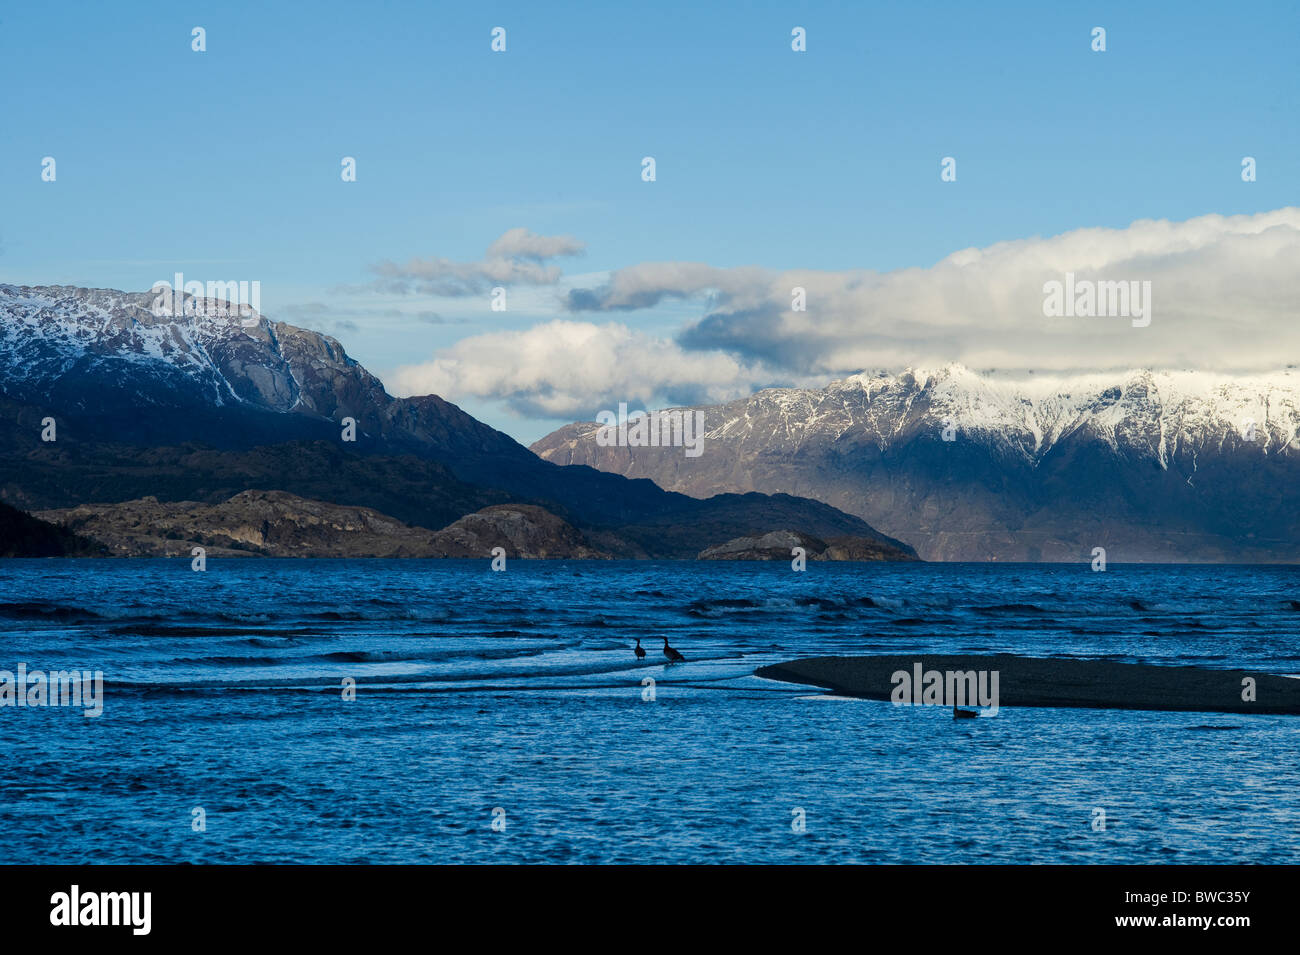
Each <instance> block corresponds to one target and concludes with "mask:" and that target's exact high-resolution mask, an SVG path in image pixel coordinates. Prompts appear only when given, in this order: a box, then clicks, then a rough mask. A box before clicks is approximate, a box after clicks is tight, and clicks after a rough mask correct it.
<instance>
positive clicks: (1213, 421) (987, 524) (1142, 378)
mask: <svg viewBox="0 0 1300 955" xmlns="http://www.w3.org/2000/svg"><path fill="white" fill-rule="evenodd" d="M692 410H702V411H703V412H704V422H705V438H704V442H703V453H702V454H701V455H700V456H699V457H697V458H687V457H685V456H684V455H682V454H680V453H676V454H674V453H668V452H669V450H670V449H664V448H655V447H626V446H623V447H619V446H613V447H602V446H600V443H599V442H598V440H597V438H598V435H599V426H598V425H596V424H591V423H586V424H574V425H569V426H567V427H565V428H562V429H560V430H559V431H556V432H554V433H553V434H551V435H548V436H547V437H545V438H543V439H542V440H540V441H538V442H537V443H536V444H534V445H533V450H534V451H535V452H537V453H538V454H539V455H541V456H542V457H543V458H545V459H546V460H548V461H554V462H556V463H559V464H587V465H591V466H593V467H598V468H601V469H604V470H608V471H614V472H617V473H619V474H623V475H625V476H628V477H634V478H649V479H651V480H653V481H655V482H656V483H658V484H660V485H661V486H662V487H665V488H668V489H671V490H677V491H682V492H685V493H688V494H696V495H707V494H716V493H718V492H720V491H740V490H759V491H766V492H769V493H771V492H776V491H784V492H787V493H793V494H801V495H805V496H809V497H814V498H817V499H819V500H824V501H826V502H827V503H830V504H833V505H835V506H836V507H839V508H841V509H843V510H846V511H848V512H849V513H853V514H857V515H858V516H860V517H862V518H864V519H865V520H867V521H868V522H869V523H871V524H873V525H874V526H876V527H879V528H880V529H881V530H882V531H884V532H885V533H887V534H892V535H895V536H900V537H903V538H904V539H907V540H909V541H911V542H913V543H914V545H915V546H916V547H917V550H918V552H919V553H920V554H921V556H922V557H925V558H928V559H971V560H985V559H1002V560H1015V559H1035V560H1036V559H1045V560H1074V559H1077V560H1085V559H1089V555H1090V554H1091V550H1092V548H1093V547H1096V546H1101V547H1107V548H1108V549H1109V551H1110V559H1111V560H1124V559H1127V560H1199V559H1204V560H1210V559H1240V560H1267V559H1277V560H1297V559H1300V513H1298V510H1300V507H1298V506H1300V493H1297V484H1296V481H1297V479H1300V439H1298V438H1297V435H1298V432H1300V373H1297V372H1296V371H1295V370H1292V369H1283V370H1279V371H1277V372H1275V373H1272V374H1265V375H1250V376H1227V375H1215V374H1210V373H1206V372H1196V371H1148V370H1134V371H1128V372H1124V373H1119V374H1092V375H1083V376H1038V375H1029V376H1026V377H1024V378H1023V379H1018V380H1012V379H1007V378H999V377H994V376H992V375H982V374H978V373H976V372H973V371H971V370H969V369H967V368H965V367H963V366H961V365H948V366H945V367H942V368H938V369H933V370H930V369H909V370H908V371H905V372H902V373H899V374H885V373H877V374H871V373H863V374H859V375H854V376H852V377H849V378H845V379H843V380H840V381H835V382H833V383H831V384H830V385H828V386H827V387H826V388H824V389H787V388H780V389H768V390H765V391H760V392H758V393H757V394H755V395H752V396H751V397H749V398H746V399H742V400H739V401H734V402H731V403H729V404H725V405H718V406H712V407H706V408H703V409H692ZM607 443H608V442H607Z"/></svg>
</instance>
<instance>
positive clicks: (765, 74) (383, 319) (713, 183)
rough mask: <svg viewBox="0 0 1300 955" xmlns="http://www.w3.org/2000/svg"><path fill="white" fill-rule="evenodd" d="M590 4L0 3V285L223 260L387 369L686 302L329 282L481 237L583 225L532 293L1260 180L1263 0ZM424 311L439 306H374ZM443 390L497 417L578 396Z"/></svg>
mask: <svg viewBox="0 0 1300 955" xmlns="http://www.w3.org/2000/svg"><path fill="white" fill-rule="evenodd" d="M593 6H595V5H592V4H540V3H528V4H524V3H519V4H492V3H485V4H456V5H453V4H438V3H427V2H426V3H378V4H366V5H358V4H344V3H334V2H321V3H313V4H292V5H289V4H284V5H278V4H277V5H272V4H261V3H247V4H224V3H223V4H202V3H200V4H175V3H132V4H130V5H129V7H122V6H119V5H110V4H103V3H84V4H83V3H61V4H58V8H57V10H52V9H50V8H49V7H46V6H42V5H38V4H24V5H14V4H10V5H6V7H5V8H4V10H3V13H0V74H2V75H3V79H4V89H5V96H4V117H5V122H4V126H5V130H4V134H3V140H2V141H0V281H6V282H12V283H19V284H75V285H87V286H106V287H114V288H122V289H131V290H144V289H147V288H148V287H149V286H150V285H151V284H152V283H153V282H155V281H157V280H160V279H164V278H170V276H171V275H172V273H173V272H175V271H177V270H183V271H184V272H185V273H186V275H187V277H195V278H200V279H226V278H236V279H250V280H251V279H256V280H259V281H260V282H261V285H262V306H263V311H264V312H265V313H266V314H267V315H268V316H269V317H271V318H273V319H283V320H288V321H294V322H295V323H297V324H304V325H309V326H312V327H322V328H323V330H326V331H330V332H331V333H332V334H334V335H335V336H336V337H338V338H339V339H340V340H341V341H342V342H343V343H344V345H345V346H346V347H347V348H348V350H349V352H350V353H351V354H352V355H354V357H356V358H357V359H358V360H360V361H361V362H363V363H364V364H366V365H367V367H369V368H371V370H372V371H375V372H376V373H378V374H380V375H381V377H384V378H385V380H386V381H389V380H390V378H389V374H388V372H389V371H390V370H392V369H396V368H397V367H399V366H403V365H409V364H411V363H416V362H423V361H426V360H431V359H433V358H434V357H435V356H437V355H439V354H443V353H444V352H445V350H447V349H449V348H451V347H452V346H454V345H455V344H456V343H457V342H458V341H460V340H462V339H466V338H469V337H473V336H477V335H484V334H488V335H491V334H497V333H501V332H510V331H518V332H522V331H524V330H526V329H529V328H534V327H536V326H537V325H538V324H539V323H541V322H547V321H552V320H557V319H558V320H561V321H567V320H570V319H575V318H576V319H577V320H579V321H584V322H586V321H594V322H597V323H603V322H605V321H609V320H613V321H617V322H619V323H622V324H623V325H625V326H626V327H627V328H629V329H631V330H633V331H634V332H636V333H640V334H645V335H649V336H658V337H660V338H667V339H670V340H671V339H672V338H673V337H674V336H675V335H677V334H678V333H679V332H680V331H681V329H682V328H683V327H684V326H685V325H686V324H688V323H691V322H694V321H697V320H699V319H701V318H702V317H703V316H704V315H705V313H706V312H707V311H708V308H709V302H708V301H701V300H699V299H692V298H689V297H676V296H670V297H668V298H667V299H665V300H664V301H662V302H661V303H660V304H659V305H658V306H656V307H653V308H647V309H637V310H620V311H618V313H617V314H616V315H599V316H592V315H578V316H574V315H572V314H568V313H566V312H564V310H563V309H560V308H557V307H556V305H555V299H556V295H554V294H552V293H553V292H555V290H554V289H550V288H544V287H531V288H527V289H520V290H519V293H520V294H518V295H517V296H515V303H514V304H512V306H511V308H510V309H509V310H508V311H507V312H504V313H502V312H492V311H490V310H489V309H488V307H487V298H486V296H485V295H473V296H460V297H451V298H447V297H441V296H430V295H422V294H406V295H403V296H399V297H397V298H391V297H385V296H381V295H377V294H376V293H375V292H373V291H369V290H365V289H364V286H366V284H367V283H370V282H373V281H374V279H375V274H374V272H373V271H372V270H371V267H372V266H373V265H374V264H376V263H379V262H382V261H392V262H399V263H400V262H406V261H408V260H410V259H412V258H428V257H441V258H446V259H450V260H454V261H458V262H471V261H476V260H479V259H481V258H482V257H483V255H484V250H485V249H486V248H487V247H488V246H489V245H490V244H491V243H492V242H493V241H494V240H495V239H497V238H498V237H499V236H501V235H502V234H503V233H505V232H506V231H507V230H510V229H516V228H526V229H528V230H530V231H531V232H534V233H537V234H539V235H545V236H551V235H567V236H573V237H575V238H577V239H578V240H580V241H581V242H582V243H585V246H586V251H585V254H584V255H582V256H581V257H575V258H570V259H564V260H562V261H561V260H557V261H556V263H555V264H557V265H560V266H562V268H563V271H564V273H565V280H564V282H563V283H561V286H562V287H561V289H560V291H561V292H562V291H563V287H564V286H566V285H567V284H571V283H573V284H576V285H578V286H583V287H585V286H595V285H599V284H600V283H601V282H602V281H603V280H604V276H605V275H606V273H609V272H611V271H613V270H617V269H623V268H627V267H629V266H633V265H636V264H637V263H643V262H698V263H707V264H708V265H710V266H712V267H715V268H717V269H730V268H735V267H741V266H756V267H759V268H761V269H765V270H772V271H778V272H779V271H785V270H796V269H813V270H828V271H835V270H872V271H874V272H881V273H885V272H893V271H895V270H902V269H908V268H914V267H916V268H928V267H930V266H933V265H934V264H935V263H937V262H939V261H940V260H941V259H943V258H944V257H945V256H947V255H949V254H950V253H952V252H954V251H956V250H960V249H965V248H970V247H986V246H989V245H992V244H993V243H997V242H1001V241H1004V240H1013V239H1025V238H1030V237H1035V236H1052V235H1056V234H1058V233H1062V232H1068V231H1070V230H1076V229H1080V228H1084V227H1107V228H1112V229H1123V228H1125V227H1126V226H1128V225H1129V224H1130V223H1132V222H1133V221H1134V220H1138V219H1145V218H1153V219H1170V220H1175V221H1179V220H1186V219H1191V218H1194V217H1198V216H1203V215H1206V214H1208V213H1216V214H1220V215H1225V216H1231V215H1246V214H1254V213H1260V212H1266V211H1269V210H1277V209H1282V208H1284V207H1287V206H1291V205H1293V204H1295V202H1296V200H1295V196H1296V194H1297V192H1296V186H1297V170H1298V169H1300V133H1298V132H1297V129H1298V128H1300V124H1298V123H1297V116H1298V115H1300V96H1298V95H1297V92H1298V90H1300V81H1298V79H1297V77H1298V75H1300V67H1298V66H1297V60H1296V51H1295V42H1296V37H1297V36H1300V5H1297V4H1295V3H1291V2H1287V3H1260V4H1252V5H1250V6H1249V7H1245V8H1242V7H1239V6H1236V5H1232V4H1226V3H1225V4H1202V3H1186V2H1184V3H1169V4H1143V5H1141V6H1142V9H1140V10H1138V9H1132V7H1133V6H1134V5H1132V4H1128V3H1115V4H1087V3H1071V4H1044V3H1025V4H1018V3H1003V4H993V5H985V4H966V3H951V4H922V3H872V4H860V3H841V4H832V3H759V4H755V3H746V4H709V5H707V9H706V8H705V5H698V4H695V3H669V2H656V3H653V4H648V5H647V4H620V5H617V6H614V5H610V9H608V10H594V9H592V7H593ZM194 26H202V27H204V28H205V29H206V31H207V51H206V52H204V53H195V52H193V51H192V50H191V49H190V31H191V28H192V27H194ZM495 26H503V27H505V28H506V30H507V50H506V52H505V53H500V54H498V53H493V52H492V51H491V50H490V48H489V44H490V39H491V38H490V30H491V29H492V28H493V27H495ZM794 26H802V27H804V28H805V29H806V30H807V37H808V40H807V44H808V49H807V52H806V53H798V54H797V53H794V52H792V51H791V49H790V31H791V28H792V27H794ZM1095 26H1102V27H1105V29H1106V30H1107V51H1106V52H1105V53H1095V52H1093V51H1092V49H1091V48H1090V42H1091V41H1090V31H1091V29H1092V28H1093V27H1095ZM647 155H650V156H654V157H655V159H656V163H657V180H656V181H655V182H653V183H646V182H643V181H642V180H641V177H640V161H641V158H642V157H643V156H647ZM1246 155H1249V156H1253V157H1255V159H1256V161H1257V164H1258V180H1257V181H1256V182H1253V183H1249V184H1246V183H1243V182H1242V181H1241V177H1240V163H1241V158H1242V157H1243V156H1246ZM45 156H53V157H55V159H56V161H57V180H56V181H55V182H54V183H47V182H42V181H41V177H40V172H41V166H40V163H41V160H42V158H43V157H45ZM343 156H353V157H355V158H356V160H357V168H358V181H357V182H355V183H344V182H342V181H341V179H340V176H339V169H340V159H341V158H342V157H343ZM944 156H953V157H955V158H956V159H957V163H958V180H957V182H955V183H941V182H940V180H939V162H940V159H941V158H942V157H944ZM313 305H315V306H324V307H323V309H322V308H320V307H316V308H315V309H314V310H312V309H311V306H313ZM295 309H297V311H295ZM427 312H435V313H437V315H438V316H440V319H441V324H434V323H432V322H430V321H419V320H412V319H408V318H406V317H404V316H406V315H407V314H408V313H409V314H414V313H427ZM306 315H313V316H315V317H316V318H317V319H318V320H317V321H314V322H313V321H309V320H307V319H306V318H305V317H304V316H306ZM748 357H749V356H743V355H742V356H740V358H741V359H742V360H748ZM829 367H830V365H828V364H826V363H824V362H823V363H822V364H818V365H815V366H809V367H805V368H802V369H798V368H793V367H792V368H789V369H784V370H783V369H781V368H778V367H768V368H767V369H765V370H764V371H763V372H762V373H759V374H758V375H757V376H756V377H755V376H751V377H750V378H748V379H746V380H747V381H750V382H752V383H753V384H762V383H764V382H765V381H766V378H765V377H764V376H766V377H767V378H771V380H774V381H775V380H779V379H781V378H782V377H783V376H784V377H789V378H791V379H792V380H793V379H794V378H799V377H801V375H806V374H808V373H810V372H812V373H815V372H816V371H817V370H818V369H821V368H829ZM706 373H707V372H706ZM408 380H416V379H408ZM437 380H438V381H442V380H444V379H443V378H438V379H437ZM456 380H457V381H460V382H462V383H465V382H468V381H469V380H470V376H467V375H463V374H462V375H461V376H460V377H459V378H457V379H456ZM493 380H496V379H493ZM528 387H533V386H532V385H530V386H528ZM536 387H540V388H542V390H545V387H546V385H545V384H544V383H543V384H542V385H538V386H536ZM624 390H628V389H624ZM670 391H671V389H669V391H665V392H663V393H664V394H665V395H666V396H667V397H668V398H669V399H671V398H673V397H674V395H673V394H671V393H669V392H670ZM596 394H598V395H599V394H600V390H599V388H597V389H596ZM450 397H451V398H452V399H453V400H457V401H458V402H459V403H461V404H462V405H463V406H464V407H466V408H467V410H470V411H471V412H472V413H475V414H476V415H478V416H480V417H482V418H484V419H485V420H488V421H489V422H490V423H492V424H494V425H496V426H498V427H501V428H503V429H504V430H506V431H508V432H510V433H512V434H515V435H516V436H518V437H521V438H523V439H525V440H531V439H533V438H536V437H538V436H540V435H541V434H543V433H545V432H546V431H547V430H549V429H550V427H551V426H553V425H554V424H555V423H558V422H559V421H562V420H567V417H568V416H566V415H565V414H563V413H562V412H564V411H569V410H572V411H573V412H574V413H576V412H577V411H579V410H580V409H582V408H584V407H585V406H584V405H583V401H582V400H578V399H575V402H576V403H570V404H571V405H572V408H570V406H569V405H564V404H563V403H552V404H550V405H546V404H545V403H544V402H543V403H541V404H539V403H538V402H536V401H532V400H531V399H530V400H523V401H520V400H514V401H511V400H509V398H508V396H502V395H494V394H490V393H487V392H485V391H483V389H482V388H479V389H478V390H477V391H476V390H475V386H468V385H467V386H466V387H465V389H464V393H463V394H460V395H456V394H453V395H450ZM631 397H633V398H634V399H635V398H636V397H638V396H636V395H633V396H631ZM584 400H585V399H584ZM619 400H625V398H624V397H623V396H621V395H620V394H610V395H609V396H608V403H607V406H612V405H613V404H615V403H616V402H617V401H619ZM590 401H595V402H596V403H597V404H600V401H599V400H597V398H591V399H590ZM590 401H588V403H590ZM548 408H549V409H550V410H547V409H548Z"/></svg>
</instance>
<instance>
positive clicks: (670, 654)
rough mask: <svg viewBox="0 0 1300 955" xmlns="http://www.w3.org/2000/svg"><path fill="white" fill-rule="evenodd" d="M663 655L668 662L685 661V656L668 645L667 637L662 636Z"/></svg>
mask: <svg viewBox="0 0 1300 955" xmlns="http://www.w3.org/2000/svg"><path fill="white" fill-rule="evenodd" d="M664 656H666V657H667V658H668V662H669V663H685V662H686V658H685V657H684V656H682V655H681V654H680V653H678V652H677V651H676V650H674V649H673V648H672V647H670V646H668V638H667V637H664Z"/></svg>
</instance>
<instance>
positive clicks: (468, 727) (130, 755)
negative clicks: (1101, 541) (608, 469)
mask: <svg viewBox="0 0 1300 955" xmlns="http://www.w3.org/2000/svg"><path fill="white" fill-rule="evenodd" d="M1298 630H1300V568H1297V567H1212V566H1184V567H1167V566H1115V565H1112V566H1111V568H1110V569H1109V570H1107V571H1106V572H1104V573H1093V572H1091V570H1090V569H1089V566H1088V564H1087V563H1081V564H1079V565H1072V566H1064V565H997V564H817V563H814V564H810V565H809V567H808V570H807V572H806V573H802V574H798V573H793V572H791V570H790V568H789V565H788V564H785V563H753V564H748V563H697V562H656V563H648V562H614V563H608V562H543V561H512V562H510V564H509V569H508V570H507V571H505V572H504V573H493V572H491V571H490V570H489V569H488V562H487V561H486V560H484V561H472V562H471V561H416V560H408V561H289V560H255V559H249V560H210V561H209V562H208V569H207V571H206V572H204V573H196V572H193V571H191V570H190V565H189V562H188V561H180V560H171V561H167V560H85V561H71V560H65V561H55V560H45V561H16V560H10V561H0V634H3V643H2V646H3V650H2V651H0V670H9V671H14V670H16V668H17V666H18V665H19V664H20V663H25V664H26V665H27V667H28V668H29V669H42V670H56V669H74V668H75V669H91V670H102V671H103V673H104V679H105V681H106V684H107V686H106V688H105V702H104V712H103V715H102V716H100V717H98V718H86V717H85V716H83V715H82V711H81V710H79V709H71V708H34V707H26V708H16V707H0V746H3V752H4V754H5V757H6V769H5V772H4V773H3V775H0V861H3V862H7V863H14V862H66V863H83V862H196V863H198V862H217V863H222V862H375V863H381V862H628V863H677V862H752V863H802V862H902V863H922V862H944V863H951V862H970V863H976V862H985V863H986V862H1047V863H1056V862H1070V863H1093V862H1095V863H1102V862H1121V863H1146V862H1187V863H1193V862H1196V863H1209V862H1221V863H1239V862H1270V863H1282V862H1286V863H1300V785H1298V783H1300V718H1297V717H1279V716H1253V715H1252V716H1241V715H1235V714H1213V713H1206V714H1200V713H1158V712H1133V711H1115V710H1111V711H1105V710H1067V709H1017V708H1004V709H1002V710H1001V711H1000V712H999V713H998V715H997V716H996V717H993V718H983V719H978V720H963V721H954V720H953V719H952V718H951V714H950V713H949V712H947V711H945V710H943V709H941V708H935V707H895V706H892V705H890V704H889V703H885V702H877V701H865V700H843V699H835V698H830V697H827V696H826V695H824V694H821V693H819V692H818V691H816V690H813V689H810V688H808V687H798V686H791V685H787V684H781V683H775V682H771V681H766V680H761V679H758V678H756V677H754V676H753V671H754V669H755V668H756V667H758V666H761V665H764V664H767V663H774V662H779V661H783V660H789V659H794V658H796V657H801V656H811V655H819V654H853V653H910V652H913V651H915V652H917V653H918V654H919V653H925V652H939V651H942V652H1014V653H1022V654H1031V655H1044V656H1046V655H1051V656H1078V657H1089V658H1105V659H1113V660H1122V661H1135V662H1147V663H1171V664H1172V663H1178V664H1192V665H1203V666H1211V667H1224V668H1228V667H1252V668H1258V669H1261V670H1265V671H1269V672H1274V673H1280V674H1296V673H1300V641H1298V640H1297V631H1298ZM665 636H666V637H667V638H668V639H669V641H670V642H671V644H672V645H673V646H674V647H676V648H678V649H679V650H681V652H682V653H684V654H685V655H686V657H687V662H686V663H684V664H678V665H675V666H665V661H664V658H663V656H662V654H661V648H662V645H663V638H664V637H665ZM636 637H640V638H641V642H642V644H643V645H644V646H645V648H646V649H647V651H648V656H647V658H646V660H645V661H644V662H638V661H637V660H636V658H635V657H634V656H633V653H632V649H631V647H632V644H633V641H634V639H635V638H636ZM646 677H651V678H653V679H654V680H655V681H656V685H655V699H654V700H653V701H645V700H643V698H642V697H643V693H644V690H643V686H642V680H643V679H644V678H646ZM345 678H351V679H353V680H355V681H356V684H357V689H356V698H355V700H352V701H345V700H344V699H343V695H344V694H343V692H342V689H341V687H342V685H343V681H344V679H345ZM196 808H201V809H202V810H203V814H204V821H205V825H206V830H205V831H202V832H196V831H194V828H193V825H192V821H193V819H194V818H195V815H194V810H195V809H196ZM1098 808H1101V809H1104V811H1105V818H1106V828H1105V830H1104V831H1098V830H1096V829H1094V827H1093V820H1094V818H1096V817H1095V810H1096V809H1098ZM496 809H500V810H504V817H503V818H504V822H505V829H504V831H495V830H494V829H493V827H492V822H493V818H494V815H493V811H494V810H496ZM796 809H801V810H802V811H803V818H804V819H805V820H806V831H804V832H802V833H800V832H795V831H793V828H792V825H791V823H792V820H794V819H795V814H794V813H795V810H796ZM497 818H501V817H500V814H498V817H497Z"/></svg>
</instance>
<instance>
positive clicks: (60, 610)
mask: <svg viewBox="0 0 1300 955" xmlns="http://www.w3.org/2000/svg"><path fill="white" fill-rule="evenodd" d="M0 617H5V618H7V619H9V620H98V619H100V616H99V614H97V613H95V611H93V610H87V609H86V608H85V607H74V606H72V605H70V604H55V603H46V602H45V601H40V600H31V601H19V602H17V603H0Z"/></svg>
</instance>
